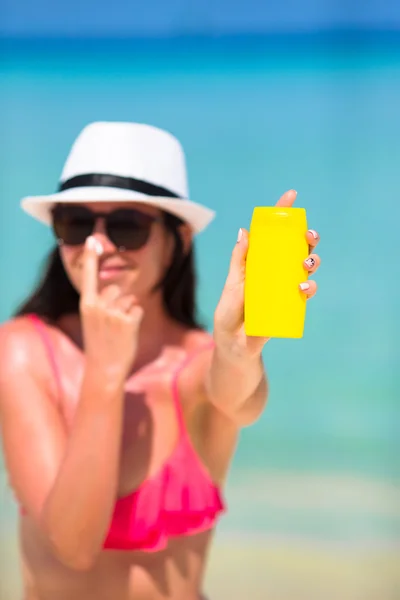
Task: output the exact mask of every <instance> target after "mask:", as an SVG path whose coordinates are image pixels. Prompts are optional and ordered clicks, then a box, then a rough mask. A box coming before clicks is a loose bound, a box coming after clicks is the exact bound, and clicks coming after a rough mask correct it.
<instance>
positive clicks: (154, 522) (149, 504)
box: [30, 315, 225, 552]
mask: <svg viewBox="0 0 400 600" xmlns="http://www.w3.org/2000/svg"><path fill="white" fill-rule="evenodd" d="M30 318H31V320H32V322H33V324H34V325H35V327H36V329H37V331H38V333H39V335H40V336H41V338H42V340H43V342H44V344H45V346H46V349H47V352H48V355H49V359H50V362H51V364H52V367H53V371H54V374H55V377H56V378H57V384H58V387H59V389H60V390H61V381H60V375H59V370H58V366H57V363H56V359H55V353H54V349H53V347H52V342H51V340H50V337H49V335H48V332H47V330H46V327H45V325H44V323H43V322H42V321H41V320H40V319H39V317H37V316H36V315H31V316H30ZM210 346H211V345H210V344H207V345H206V346H202V347H201V348H199V349H198V350H197V351H196V352H195V353H193V354H191V355H190V356H189V357H188V358H186V360H185V361H184V362H183V363H182V364H181V365H180V366H179V367H178V369H177V370H176V371H175V373H174V375H173V378H172V389H171V395H172V401H173V403H174V407H175V411H176V418H177V422H178V434H179V435H178V441H177V444H176V446H175V448H174V450H173V452H172V454H171V456H170V457H169V458H168V460H167V461H166V462H165V463H164V464H163V465H162V467H161V468H160V469H159V470H158V472H157V473H156V474H155V475H153V476H152V477H149V478H148V479H146V480H145V481H144V482H143V483H142V484H141V485H140V486H139V487H138V488H137V489H135V490H134V491H133V492H131V493H130V494H128V495H127V496H123V497H121V498H118V499H117V500H116V503H115V507H114V511H113V515H112V518H111V522H110V525H109V529H108V533H107V536H106V539H105V541H104V549H106V550H141V551H148V552H152V551H153V552H154V551H158V550H162V549H163V548H165V547H166V546H167V544H168V540H169V539H170V538H176V537H179V536H188V535H194V534H196V533H200V532H202V531H207V530H209V529H212V528H213V527H214V526H215V524H216V521H217V519H218V517H219V515H220V514H221V513H222V512H224V511H225V505H224V501H223V498H222V494H221V491H220V489H219V487H218V486H217V485H216V484H215V483H214V482H213V481H212V479H211V477H210V475H209V473H208V472H207V470H206V468H205V466H204V465H203V464H202V462H201V460H200V458H199V456H198V455H197V453H196V451H195V449H194V447H193V445H192V442H191V440H190V438H189V434H188V432H187V429H186V426H185V422H184V418H183V412H182V405H181V402H180V396H179V389H178V378H179V375H180V373H181V371H182V370H183V369H184V368H185V367H186V366H187V365H188V364H189V362H190V361H191V360H192V359H193V358H194V356H196V355H197V354H198V353H199V352H201V351H202V350H205V349H207V348H210Z"/></svg>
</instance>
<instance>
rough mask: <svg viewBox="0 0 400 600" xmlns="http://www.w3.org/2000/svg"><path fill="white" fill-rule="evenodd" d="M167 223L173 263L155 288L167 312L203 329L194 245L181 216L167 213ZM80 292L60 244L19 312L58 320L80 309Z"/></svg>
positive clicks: (51, 253) (186, 323) (54, 320)
mask: <svg viewBox="0 0 400 600" xmlns="http://www.w3.org/2000/svg"><path fill="white" fill-rule="evenodd" d="M163 220H164V225H165V226H166V227H167V229H169V230H170V231H171V233H172V234H173V236H174V239H175V248H174V253H173V257H172V261H171V265H170V267H169V269H168V270H167V272H166V273H165V276H164V278H163V279H162V281H160V282H159V283H158V285H157V286H156V287H155V289H162V293H163V300H164V306H165V309H166V311H167V313H168V314H169V315H170V316H171V317H172V318H173V319H175V320H176V321H178V322H179V323H182V324H183V325H186V326H187V327H190V328H193V329H201V325H200V324H199V323H198V321H197V317H196V269H195V257H194V249H193V246H192V247H191V248H190V250H189V252H184V248H183V243H182V238H181V236H180V233H179V226H180V225H181V224H182V221H181V219H179V218H178V217H175V216H174V215H171V214H169V213H163ZM78 311H79V294H78V292H77V291H76V289H75V288H74V287H73V285H72V284H71V282H70V280H69V278H68V276H67V274H66V272H65V269H64V265H63V263H62V260H61V257H60V252H59V248H58V246H56V247H55V248H53V250H51V252H50V254H49V256H48V258H47V261H46V264H45V268H44V271H43V273H42V276H41V278H40V281H39V284H38V285H37V286H36V287H35V289H34V290H33V292H32V293H31V294H30V296H29V297H28V298H27V299H26V300H25V301H24V302H23V303H22V305H21V306H20V307H19V308H18V309H17V311H16V313H15V316H22V315H26V314H32V313H34V314H36V315H38V316H39V317H42V318H43V319H45V320H46V321H49V322H51V323H55V322H56V321H57V320H58V319H59V318H60V317H62V316H63V315H65V314H71V313H78Z"/></svg>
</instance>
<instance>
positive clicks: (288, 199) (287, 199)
mask: <svg viewBox="0 0 400 600" xmlns="http://www.w3.org/2000/svg"><path fill="white" fill-rule="evenodd" d="M296 197H297V192H296V190H289V191H287V192H285V193H284V194H283V196H281V197H280V198H279V200H278V202H277V203H276V205H275V206H288V207H290V206H293V204H294V201H295V200H296Z"/></svg>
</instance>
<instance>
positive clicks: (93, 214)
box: [51, 204, 163, 251]
mask: <svg viewBox="0 0 400 600" xmlns="http://www.w3.org/2000/svg"><path fill="white" fill-rule="evenodd" d="M73 210H80V211H84V212H85V213H86V214H87V215H88V216H90V219H88V221H90V220H91V219H93V224H92V230H91V232H90V233H89V234H88V235H87V236H86V237H89V236H90V235H92V234H93V231H94V230H95V228H96V224H97V221H98V220H99V219H104V221H105V233H106V235H107V237H108V239H109V240H110V241H111V243H112V244H114V246H115V247H116V248H117V249H118V250H120V251H123V250H140V248H143V246H145V245H146V244H147V242H148V240H149V237H150V232H151V228H152V226H153V224H154V223H162V222H163V218H162V216H154V215H149V214H147V213H144V212H142V211H140V210H138V209H136V208H116V209H114V210H111V211H109V212H97V211H93V210H90V208H88V207H87V206H81V205H79V204H56V205H55V206H54V207H53V208H52V210H51V215H52V229H53V233H54V235H55V237H56V239H57V242H58V244H59V245H64V244H65V245H66V246H82V245H84V243H85V241H86V238H85V239H84V240H83V241H82V242H77V243H69V242H67V241H65V240H64V239H63V238H62V237H61V236H60V235H59V234H58V233H57V226H56V218H57V213H58V212H60V211H64V212H68V211H71V212H72V211H73ZM118 212H124V213H132V214H136V215H140V218H143V217H145V220H147V224H146V226H142V227H140V226H139V227H136V231H141V232H142V233H143V232H146V239H145V240H144V241H143V242H142V243H141V244H140V245H139V246H135V247H134V248H129V245H126V244H125V245H122V244H119V243H118V242H117V241H116V240H114V239H113V237H114V236H113V234H112V224H111V227H110V225H109V223H108V220H109V218H110V215H114V214H115V213H118ZM110 229H111V235H110ZM134 232H135V227H132V236H134Z"/></svg>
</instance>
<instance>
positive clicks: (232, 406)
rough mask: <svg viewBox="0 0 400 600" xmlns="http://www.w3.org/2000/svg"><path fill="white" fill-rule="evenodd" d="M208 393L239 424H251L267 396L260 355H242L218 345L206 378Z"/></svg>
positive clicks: (265, 379)
mask: <svg viewBox="0 0 400 600" xmlns="http://www.w3.org/2000/svg"><path fill="white" fill-rule="evenodd" d="M206 386H207V395H208V397H209V398H210V400H211V402H212V403H213V404H214V406H216V407H217V408H218V409H219V410H220V411H221V412H223V413H224V414H226V415H227V416H229V417H231V418H232V419H233V420H234V421H235V422H236V423H237V425H238V426H241V427H244V426H246V425H250V424H252V423H253V422H254V421H255V420H257V419H258V417H259V416H260V415H261V413H262V411H263V409H264V408H265V405H266V403H267V399H268V382H267V376H266V373H265V370H264V366H263V362H262V358H261V355H256V356H252V355H240V354H237V353H236V352H235V350H234V349H233V348H232V347H231V348H228V347H226V348H225V347H224V346H223V345H218V344H217V345H216V347H215V350H214V353H213V357H212V360H211V366H210V369H209V372H208V377H207V380H206Z"/></svg>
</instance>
